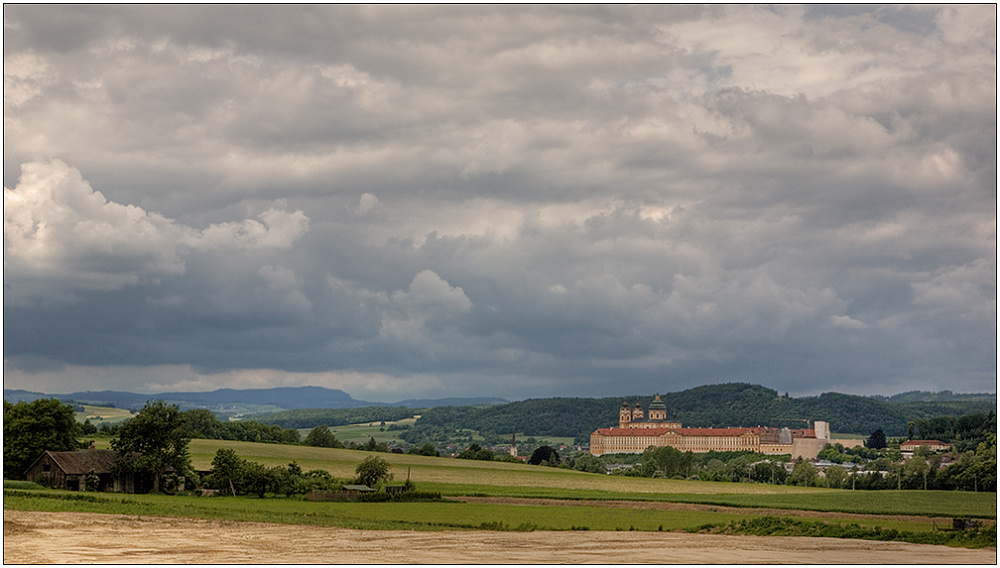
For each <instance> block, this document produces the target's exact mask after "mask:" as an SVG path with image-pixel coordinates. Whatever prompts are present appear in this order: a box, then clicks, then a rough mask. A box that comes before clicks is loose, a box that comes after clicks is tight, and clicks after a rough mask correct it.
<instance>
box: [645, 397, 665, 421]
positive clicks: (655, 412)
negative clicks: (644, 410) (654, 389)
mask: <svg viewBox="0 0 1000 568" xmlns="http://www.w3.org/2000/svg"><path fill="white" fill-rule="evenodd" d="M649 421H650V422H666V421H667V405H666V404H664V403H663V401H662V400H660V395H656V396H654V397H653V402H651V403H649Z"/></svg>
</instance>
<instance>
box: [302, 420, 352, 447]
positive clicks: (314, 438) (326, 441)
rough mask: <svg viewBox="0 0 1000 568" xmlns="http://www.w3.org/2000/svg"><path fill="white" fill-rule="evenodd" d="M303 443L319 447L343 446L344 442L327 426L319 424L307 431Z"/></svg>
mask: <svg viewBox="0 0 1000 568" xmlns="http://www.w3.org/2000/svg"><path fill="white" fill-rule="evenodd" d="M302 443H303V444H305V445H307V446H316V447H320V448H343V447H344V444H343V442H341V441H340V440H338V439H337V437H336V436H334V435H333V432H332V431H331V430H330V427H329V426H326V425H325V424H321V425H319V426H317V427H315V428H313V429H312V430H310V431H309V435H308V436H306V439H305V441H304V442H302Z"/></svg>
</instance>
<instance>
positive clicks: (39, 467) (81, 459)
mask: <svg viewBox="0 0 1000 568" xmlns="http://www.w3.org/2000/svg"><path fill="white" fill-rule="evenodd" d="M116 456H117V452H115V451H113V450H94V449H89V450H79V451H76V452H52V451H46V452H45V453H43V454H42V455H41V456H39V458H38V459H37V460H35V461H34V463H32V464H31V466H30V467H29V468H28V469H27V471H25V474H24V476H25V479H27V480H28V481H33V482H35V483H38V484H39V485H44V486H46V487H53V488H56V489H68V490H70V491H83V490H85V489H88V487H87V486H86V478H87V476H88V475H89V474H91V473H93V474H94V475H96V476H97V486H96V487H93V488H91V489H92V490H96V491H112V492H116V493H143V492H147V491H149V490H150V489H151V488H152V480H150V479H137V478H136V477H135V476H132V475H128V476H116V475H115V474H114V473H113V467H114V464H115V457H116ZM168 471H173V468H168Z"/></svg>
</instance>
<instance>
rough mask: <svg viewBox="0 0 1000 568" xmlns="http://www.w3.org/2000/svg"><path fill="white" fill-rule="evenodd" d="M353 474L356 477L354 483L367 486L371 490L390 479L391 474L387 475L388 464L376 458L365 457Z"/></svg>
mask: <svg viewBox="0 0 1000 568" xmlns="http://www.w3.org/2000/svg"><path fill="white" fill-rule="evenodd" d="M354 473H355V474H356V475H357V478H356V481H357V482H358V483H359V484H361V485H367V486H368V487H371V488H372V489H375V488H377V487H378V484H379V483H381V482H382V481H389V480H391V479H392V474H391V473H389V462H387V461H385V460H384V459H382V458H380V457H378V456H368V457H366V458H365V460H364V461H363V462H361V463H359V464H358V467H357V468H355V470H354Z"/></svg>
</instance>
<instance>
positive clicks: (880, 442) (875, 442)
mask: <svg viewBox="0 0 1000 568" xmlns="http://www.w3.org/2000/svg"><path fill="white" fill-rule="evenodd" d="M886 445H887V444H886V443H885V432H883V431H882V429H881V428H879V429H878V430H875V431H874V432H872V435H871V436H868V439H867V440H865V447H866V448H869V449H872V450H881V449H882V448H884V447H886Z"/></svg>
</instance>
